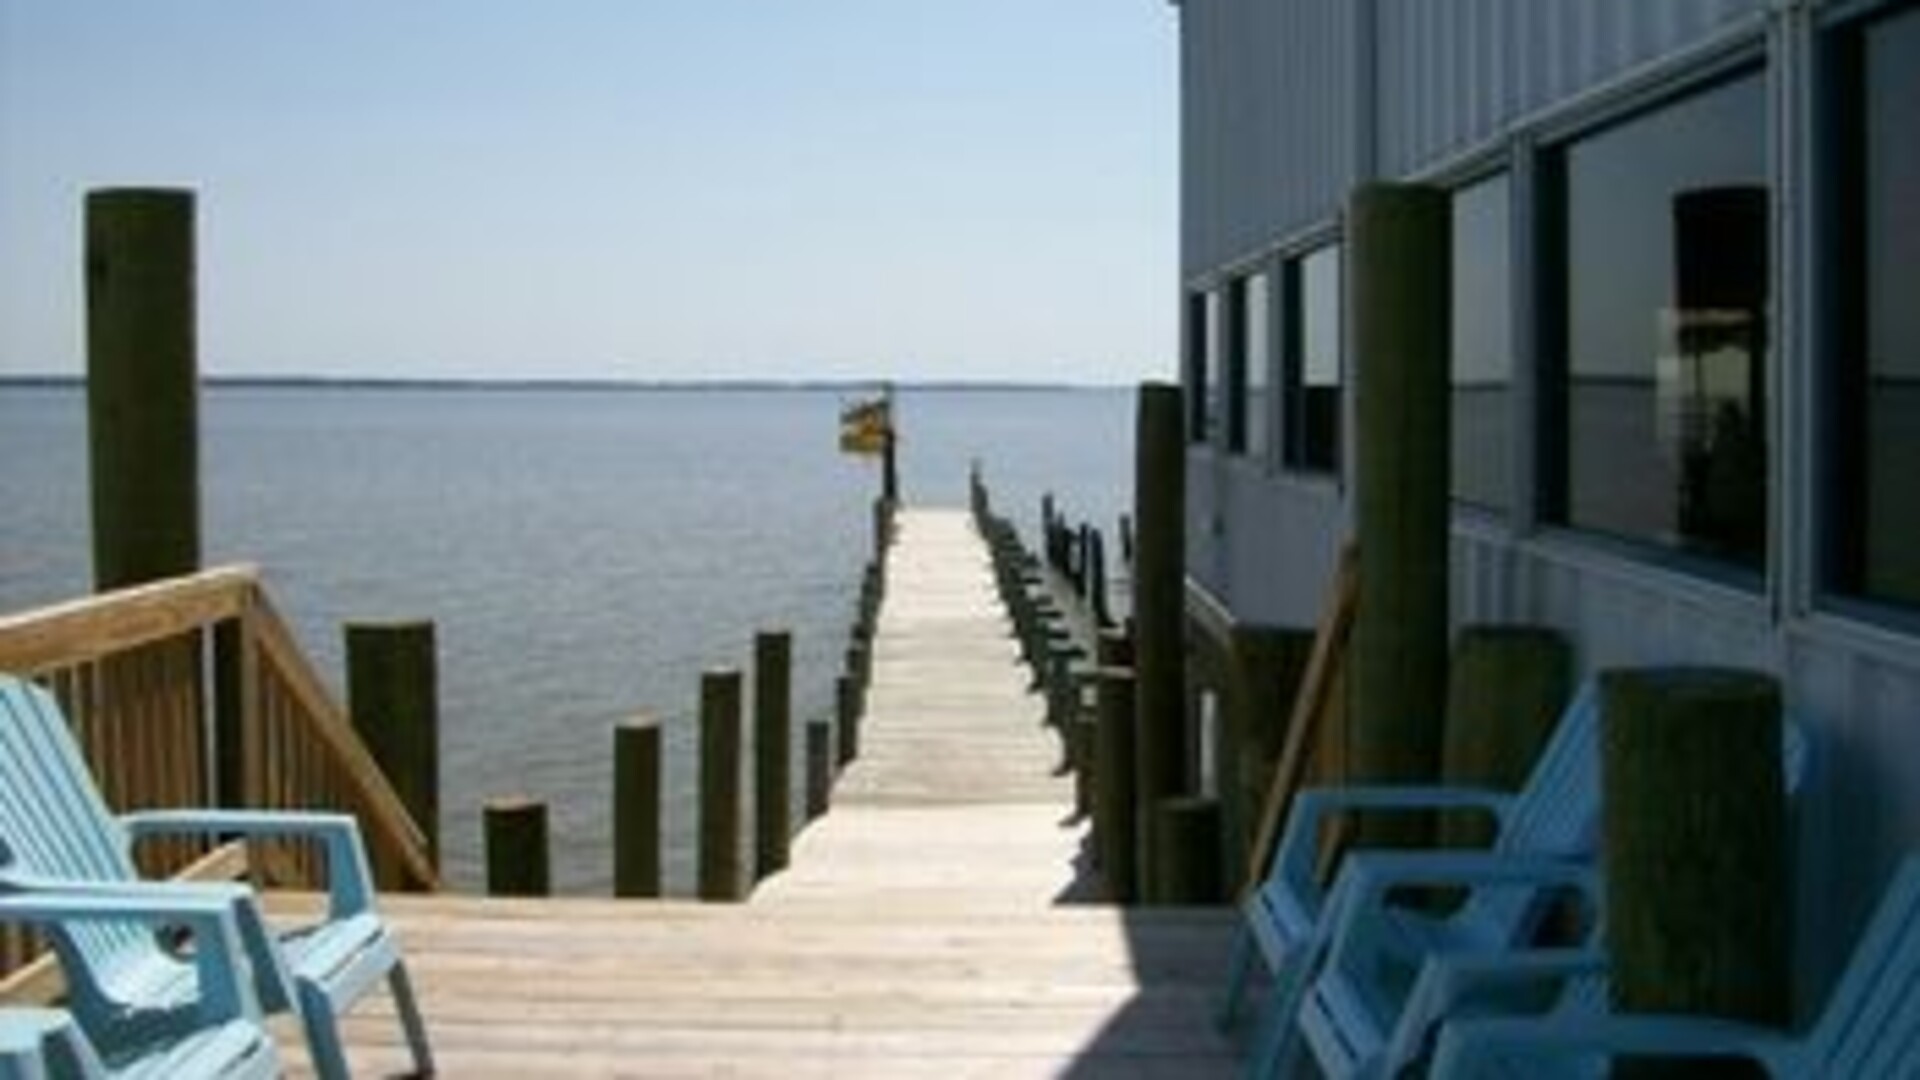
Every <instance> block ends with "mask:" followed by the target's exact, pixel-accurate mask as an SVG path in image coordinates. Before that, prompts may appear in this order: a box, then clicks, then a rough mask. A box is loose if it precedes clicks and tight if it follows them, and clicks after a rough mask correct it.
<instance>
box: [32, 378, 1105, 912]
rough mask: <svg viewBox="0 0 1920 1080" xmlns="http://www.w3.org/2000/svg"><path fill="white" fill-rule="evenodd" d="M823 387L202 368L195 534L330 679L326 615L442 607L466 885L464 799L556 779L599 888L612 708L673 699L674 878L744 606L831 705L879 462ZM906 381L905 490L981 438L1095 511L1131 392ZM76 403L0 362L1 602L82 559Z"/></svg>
mask: <svg viewBox="0 0 1920 1080" xmlns="http://www.w3.org/2000/svg"><path fill="white" fill-rule="evenodd" d="M839 404H840V399H839V397H838V396H837V395H835V394H833V393H831V392H824V391H632V392H604V391H600V392H587V391H561V390H550V391H549V390H535V391H504V390H489V391H475V390H365V389H239V388H215V389H211V390H209V391H208V392H207V393H206V395H205V396H204V398H203V402H202V428H203V443H202V450H201V455H202V456H201V469H202V473H203V476H204V493H203V500H204V506H203V513H204V515H205V544H206V547H207V561H208V562H209V564H215V563H221V562H230V561H247V562H254V563H258V564H260V565H261V566H262V567H263V568H264V570H265V572H266V575H267V580H268V585H269V587H270V589H271V590H272V591H273V593H274V595H275V597H276V599H277V600H278V602H279V604H280V606H281V608H282V609H283V610H284V611H285V612H286V613H287V615H288V617H289V618H290V619H291V620H292V621H293V622H294V624H295V627H296V630H297V631H298V633H299V634H300V636H301V638H302V640H303V642H304V643H305V644H306V646H307V648H308V650H309V653H310V654H311V655H312V656H314V657H315V659H316V660H317V661H318V663H319V664H320V666H321V669H322V670H323V671H324V672H325V673H326V674H327V675H328V677H329V678H330V679H331V680H332V681H333V682H334V683H335V685H336V687H338V685H339V675H338V672H339V670H340V643H339V625H340V624H341V623H342V622H343V621H346V620H349V619H383V618H429V619H432V620H434V621H435V622H436V624H437V633H438V636H439V646H440V684H441V711H442V740H443V745H442V763H441V768H442V780H441V784H442V799H443V803H444V805H443V807H442V818H443V825H442V828H443V831H444V834H445V835H444V836H443V838H442V843H443V847H444V850H445V854H446V861H447V868H448V871H449V873H450V875H451V877H452V879H453V880H454V882H455V883H456V884H457V885H461V886H463V887H471V886H473V885H474V884H475V883H476V882H477V881H478V878H479V873H478V865H479V856H480V841H479V806H480V804H481V802H482V801H483V800H485V799H486V798H488V797H491V796H495V795H502V794H511V793H526V794H531V795H534V796H536V797H539V798H544V799H546V800H548V801H549V802H550V803H551V809H550V812H551V814H552V815H553V816H552V824H553V831H554V836H553V841H554V849H555V850H554V858H555V865H554V875H555V880H556V883H557V884H558V886H559V887H560V888H562V889H563V890H567V891H575V892H589V891H591V892H604V891H605V890H606V889H607V888H608V886H609V882H610V880H611V867H610V857H609V855H608V835H609V826H608V822H607V807H608V805H609V801H610V794H609V785H610V782H611V777H610V766H609V764H608V750H609V746H610V742H611V736H610V734H609V729H610V727H611V725H612V724H613V723H614V722H615V721H616V720H618V719H619V718H621V717H623V716H627V715H631V714H633V713H635V712H638V711H642V710H646V711H651V712H654V713H657V714H659V715H661V716H663V717H665V718H666V720H667V727H666V743H667V754H668V766H667V767H668V772H669V778H668V805H667V807H666V817H667V822H666V827H667V832H668V845H667V857H666V872H667V875H668V879H669V885H670V887H671V888H676V889H686V888H689V887H690V885H691V882H692V880H693V867H692V855H691V851H690V850H689V846H688V843H687V838H688V837H689V836H690V835H691V829H692V826H693V821H692V817H693V813H694V807H693V791H692V782H693V777H692V770H691V769H689V768H687V767H686V766H685V764H684V762H685V761H686V757H687V755H688V754H689V753H690V752H691V749H692V742H693V739H692V734H693V733H692V727H691V722H690V721H691V717H692V714H693V710H694V706H695V700H696V696H697V693H698V681H699V673H700V671H701V670H702V669H703V668H706V667H709V666H713V665H740V666H745V664H746V663H747V661H748V659H749V657H750V653H751V642H752V635H753V633H754V631H755V630H756V629H759V628H762V627H783V628H789V629H791V630H792V631H793V632H794V668H795V685H794V701H795V712H796V718H797V719H805V718H808V717H814V716H824V715H827V713H828V712H829V711H830V707H831V705H830V703H831V698H830V688H831V681H832V677H833V675H834V674H835V669H836V664H837V661H838V657H839V655H840V652H841V650H842V649H843V648H844V646H845V636H846V633H847V625H848V622H849V619H850V617H851V611H852V605H853V599H854V595H855V591H856V588H857V583H858V575H859V570H860V566H861V564H862V562H863V560H864V559H865V557H866V554H867V543H868V539H869V528H870V518H869V516H868V514H869V512H868V504H869V501H870V500H871V498H872V497H873V495H874V493H875V491H876V489H877V476H876V470H875V469H874V468H873V467H872V466H870V465H867V464H865V463H863V462H861V461H859V460H856V459H853V458H848V457H844V456H842V455H840V454H839V453H837V452H836V450H835V444H834V435H835V418H836V415H837V411H838V407H839ZM898 407H899V411H900V424H901V428H902V442H901V467H902V486H903V488H904V493H905V495H906V497H907V499H908V501H909V502H911V503H916V504H920V505H934V504H944V505H953V506H960V505H964V500H965V498H966V476H967V466H968V463H969V461H971V460H974V459H979V460H980V461H981V462H982V463H983V467H984V468H985V470H986V473H987V476H988V479H989V482H990V484H991V486H992V488H993V490H994V493H995V496H996V500H997V502H998V504H999V505H1000V507H1001V508H1002V510H1003V511H1004V512H1010V513H1013V514H1014V516H1015V517H1016V518H1017V519H1018V520H1019V521H1020V523H1021V526H1022V529H1023V531H1024V532H1025V533H1026V534H1027V535H1028V536H1029V538H1031V537H1032V535H1033V533H1032V529H1033V521H1034V519H1035V518H1036V517H1037V507H1038V504H1039V500H1040V496H1041V494H1042V492H1044V491H1052V492H1054V493H1056V496H1057V497H1058V498H1059V499H1060V500H1061V502H1062V503H1063V504H1064V505H1065V507H1066V508H1067V509H1068V510H1069V511H1070V512H1072V513H1073V514H1074V515H1075V516H1076V517H1084V518H1088V519H1091V520H1094V521H1097V522H1106V523H1110V522H1112V521H1113V520H1114V518H1115V517H1116V516H1117V515H1118V514H1119V513H1120V512H1121V510H1122V509H1123V507H1124V504H1125V502H1126V501H1127V500H1128V498H1129V495H1128V492H1129V486H1128V485H1129V473H1130V470H1131V464H1132V453H1131V440H1132V395H1131V393H1130V392H1126V391H1053V390H1048V391H904V392H902V394H901V395H900V399H899V406H898ZM85 419H86V418H85V403H84V398H83V395H82V393H81V392H80V391H79V390H77V389H47V388H22V387H18V386H12V387H0V505H4V506H6V507H7V517H6V520H5V524H4V525H0V611H14V610H18V609H20V608H25V607H30V606H33V605H35V604H40V603H44V602H47V601H51V600H56V599H62V598H66V597H70V596H73V595H76V594H79V593H81V592H84V591H86V589H87V587H88V584H89V581H90V574H91V571H90V565H89V558H90V556H89V548H88V540H87V536H88V531H87V530H88V508H87V495H86V446H85ZM796 734H798V727H796ZM795 760H796V762H798V761H799V760H802V759H801V758H800V757H799V756H798V754H797V753H796V757H795ZM797 780H798V777H796V781H797ZM749 820H750V818H749Z"/></svg>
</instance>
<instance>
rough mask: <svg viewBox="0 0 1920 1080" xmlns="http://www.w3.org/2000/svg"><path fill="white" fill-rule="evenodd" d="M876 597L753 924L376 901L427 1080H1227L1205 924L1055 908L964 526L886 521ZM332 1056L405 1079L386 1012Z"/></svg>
mask: <svg viewBox="0 0 1920 1080" xmlns="http://www.w3.org/2000/svg"><path fill="white" fill-rule="evenodd" d="M888 575H889V587H888V592H887V599H886V602H885V604H884V606H883V609H882V612H881V615H880V620H879V631H878V635H877V638H876V642H875V654H874V665H873V683H872V689H871V691H870V697H869V705H868V713H867V717H866V720H865V722H864V724H863V728H862V736H861V756H860V758H859V759H858V761H857V762H856V763H855V764H854V765H852V766H851V767H850V768H849V769H848V770H847V771H846V772H845V773H844V774H843V775H842V776H841V778H840V781H839V784H838V785H837V787H836V788H835V791H834V802H833V809H832V812H831V813H829V814H828V815H827V816H826V817H825V818H823V819H821V820H819V821H816V822H815V823H813V824H812V825H810V826H809V827H808V828H807V829H806V831H805V832H804V833H803V834H802V835H801V837H800V839H799V841H798V843H797V844H796V846H795V849H794V857H793V867H792V869H790V870H789V871H787V872H786V873H784V874H782V875H779V876H778V877H776V878H774V879H772V880H770V881H768V882H765V883H763V884H762V886H761V887H760V889H759V890H758V891H757V892H756V894H755V896H754V899H753V902H751V903H749V904H744V905H699V904H692V903H686V902H679V901H668V902H648V901H628V902H621V901H611V900H582V899H574V900H568V899H559V900H539V901H535V900H487V899H481V898H476V897H457V896H434V897H409V896H393V897H389V898H386V899H385V900H384V901H383V903H384V905H385V907H386V909H387V910H388V911H389V912H390V914H391V916H392V918H393V919H394V921H395V923H396V924H397V925H398V927H399V931H400V933H401V935H402V940H403V945H404V948H405V950H406V954H407V956H408V957H409V963H410V966H411V967H412V968H413V971H414V976H415V980H416V983H417V984H418V986H419V989H420V996H421V1000H422V1004H423V1006H424V1008H425V1011H426V1014H427V1022H428V1026H429V1028H430V1030H431V1033H432V1037H433V1042H434V1047H435V1050H436V1053H437V1055H438V1057H439V1060H440V1065H441V1072H442V1074H443V1075H446V1076H449V1077H465V1076H489V1077H492V1076H533V1075H538V1076H543V1077H556V1076H635V1077H691V1076H726V1077H763V1076H764V1077H775V1076H778V1077H834V1078H841V1077H889V1078H891V1077H907V1078H912V1077H941V1078H947V1077H1044V1076H1060V1077H1089V1078H1098V1077H1118V1078H1129V1077H1141V1078H1145V1077H1169V1078H1173V1077H1182V1078H1184V1077H1208V1076H1226V1075H1229V1074H1230V1073H1231V1072H1232V1065H1233V1055H1234V1048H1233V1047H1231V1046H1230V1045H1228V1044H1227V1042H1226V1041H1225V1040H1224V1039H1222V1038H1221V1037H1219V1036H1218V1035H1216V1034H1214V1032H1213V1030H1212V1028H1211V1027H1210V1025H1209V1023H1208V1019H1207V1011H1208V1007H1209V1002H1210V1000H1211V996H1212V994H1213V993H1214V992H1215V990H1216V989H1217V987H1218V985H1219V980H1220V977H1221V973H1222V971H1223V969H1224V966H1225V950H1226V944H1227V939H1228V934H1229V927H1230V916H1229V914H1228V913H1227V912H1226V911H1225V910H1222V909H1214V910H1206V911H1194V910H1154V911H1148V910H1140V909H1134V910H1124V909H1119V908H1113V907H1108V906H1102V905H1093V904H1084V903H1072V902H1063V901H1069V900H1071V898H1073V897H1074V896H1076V895H1077V893H1078V887H1079V879H1080V876H1081V874H1080V871H1081V866H1080V852H1081V843H1082V838H1083V834H1084V826H1083V825H1078V824H1070V823H1068V822H1067V821H1066V820H1065V819H1066V818H1067V816H1068V815H1069V814H1070V812H1071V809H1072V785H1071V781H1070V780H1067V779H1063V778H1060V777H1056V776H1055V775H1053V767H1054V765H1055V764H1056V763H1057V762H1058V760H1059V755H1060V751H1059V747H1058V744H1057V742H1056V740H1055V739H1054V738H1053V736H1052V735H1051V734H1050V733H1049V732H1048V731H1047V730H1046V729H1044V728H1043V727H1042V725H1041V716H1042V707H1041V701H1040V698H1039V697H1038V695H1034V694H1029V693H1028V692H1027V689H1026V685H1027V681H1028V675H1027V672H1026V670H1025V669H1024V668H1022V667H1021V666H1020V665H1019V662H1018V657H1017V650H1016V649H1015V646H1014V643H1013V641H1012V639H1011V637H1010V636H1009V633H1008V629H1007V624H1006V620H1005V616H1004V613H1003V612H1002V611H1001V609H1000V605H999V603H998V600H997V598H996V597H995V595H994V592H993V583H992V574H991V570H990V567H989V565H988V560H987V553H986V549H985V546H984V545H983V544H982V542H981V541H980V539H979V538H978V536H977V535H976V534H975V533H974V532H973V529H972V526H971V523H970V521H969V519H968V517H967V516H966V515H965V514H963V513H961V512H958V511H952V512H949V511H936V510H928V511H906V512H903V513H902V514H901V517H900V527H899V535H898V539H897V542H896V544H895V546H894V548H893V551H892V554H891V557H890V560H889V564H888ZM348 1037H349V1040H350V1043H351V1044H352V1050H351V1052H352V1056H353V1060H354V1064H355V1071H356V1074H364V1075H384V1074H389V1073H392V1072H395V1071H399V1070H401V1069H404V1068H405V1067H406V1057H405V1050H404V1047H403V1046H401V1045H400V1043H399V1031H398V1025H397V1024H396V1023H395V1022H394V1020H393V1017H392V1013H391V1009H390V1007H389V1006H388V1004H387V1003H386V1002H385V1000H384V998H381V997H378V996H376V999H375V1000H372V1001H369V1002H368V1003H366V1005H364V1006H363V1007H362V1009H361V1010H360V1011H359V1012H357V1013H356V1014H355V1015H354V1016H353V1017H352V1018H351V1019H350V1020H349V1023H348ZM286 1045H293V1042H291V1041H289V1042H288V1043H286Z"/></svg>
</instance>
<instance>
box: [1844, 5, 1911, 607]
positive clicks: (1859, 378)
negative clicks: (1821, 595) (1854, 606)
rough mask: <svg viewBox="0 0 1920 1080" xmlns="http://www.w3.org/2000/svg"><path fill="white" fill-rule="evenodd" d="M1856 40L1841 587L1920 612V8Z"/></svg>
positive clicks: (1849, 149)
mask: <svg viewBox="0 0 1920 1080" xmlns="http://www.w3.org/2000/svg"><path fill="white" fill-rule="evenodd" d="M1856 34H1857V37H1856V39H1855V40H1854V41H1853V42H1852V44H1853V46H1854V51H1853V53H1852V55H1851V56H1849V57H1847V59H1848V60H1850V61H1855V62H1852V63H1845V64H1843V65H1841V66H1840V67H1841V70H1843V71H1846V72H1848V73H1850V74H1851V75H1852V76H1853V78H1854V83H1853V85H1852V86H1851V87H1850V88H1849V89H1850V94H1849V95H1848V96H1849V98H1850V100H1847V101H1844V102H1843V103H1842V109H1843V115H1845V116H1847V117H1849V118H1851V120H1852V122H1851V123H1850V124H1849V125H1848V131H1847V142H1848V143H1849V144H1850V145H1847V146H1846V147H1844V148H1843V149H1844V152H1845V160H1846V162H1847V164H1848V165H1849V166H1850V168H1849V169H1848V173H1849V175H1847V176H1845V177H1844V180H1843V182H1844V183H1845V188H1844V189H1843V190H1844V192H1845V196H1844V202H1845V204H1846V206H1847V209H1848V210H1849V211H1850V213H1851V215H1852V216H1851V220H1850V221H1848V223H1847V225H1848V227H1847V229H1846V230H1845V232H1846V233H1847V236H1846V238H1845V242H1846V244H1847V251H1846V255H1845V257H1844V258H1843V260H1842V262H1843V264H1844V265H1843V267H1842V273H1841V280H1842V281H1843V282H1844V283H1845V284H1844V287H1843V289H1842V295H1841V296H1840V298H1839V299H1840V302H1841V305H1842V307H1843V310H1844V311H1845V321H1846V322H1847V323H1848V325H1847V326H1846V327H1845V328H1844V329H1845V337H1846V339H1847V340H1846V341H1845V343H1844V347H1843V349H1842V355H1841V356H1840V357H1839V360H1840V365H1839V366H1840V368H1841V372H1840V374H1841V376H1842V378H1843V379H1844V382H1845V385H1846V387H1847V388H1848V390H1849V391H1850V392H1849V393H1848V394H1847V396H1846V400H1845V401H1844V402H1843V413H1842V416H1841V421H1842V422H1841V424H1840V426H1839V430H1838V431H1837V433H1836V434H1837V435H1838V437H1839V439H1840V447H1839V449H1841V450H1842V451H1844V454H1843V457H1842V459H1841V464H1842V472H1841V475H1840V477H1839V479H1840V480H1841V487H1842V488H1843V489H1845V490H1846V496H1845V498H1846V501H1847V503H1848V505H1847V506H1846V507H1845V510H1846V511H1847V512H1846V513H1845V514H1844V516H1843V518H1842V521H1841V528H1840V536H1839V537H1838V539H1839V540H1840V543H1841V546H1842V547H1843V548H1844V549H1845V559H1844V562H1843V565H1842V567H1841V569H1842V571H1843V575H1844V576H1843V580H1842V585H1843V587H1845V588H1848V589H1849V590H1852V591H1855V592H1859V593H1862V594H1864V595H1866V596H1869V597H1872V598H1874V599H1879V600H1888V601H1892V602H1895V603H1900V604H1908V605H1916V604H1920V499H1916V498H1915V497H1914V490H1915V488H1914V478H1915V477H1916V476H1920V301H1916V299H1915V297H1914V294H1913V280H1914V267H1916V266H1920V197H1917V193H1920V141H1917V140H1916V139H1915V138H1914V135H1913V119H1912V114H1913V106H1914V103H1915V102H1916V101H1920V9H1915V8H1913V7H1907V8H1904V9H1902V10H1900V11H1899V12H1897V13H1895V14H1893V15H1891V16H1890V17H1886V18H1881V19H1878V20H1875V21H1873V22H1870V23H1868V24H1866V25H1865V26H1864V27H1862V28H1860V29H1859V30H1858V31H1857V32H1856Z"/></svg>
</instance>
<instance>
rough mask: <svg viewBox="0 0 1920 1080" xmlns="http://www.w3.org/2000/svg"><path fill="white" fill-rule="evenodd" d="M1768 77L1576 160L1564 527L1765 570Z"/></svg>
mask: <svg viewBox="0 0 1920 1080" xmlns="http://www.w3.org/2000/svg"><path fill="white" fill-rule="evenodd" d="M1765 104H1766V101H1765V92H1764V85H1763V83H1762V80H1761V79H1760V78H1759V77H1758V76H1750V77H1746V78H1742V79H1740V80H1738V81H1735V82H1730V83H1727V84H1724V85H1721V86H1719V87H1716V88H1714V89H1712V90H1709V91H1706V92H1703V93H1699V94H1696V95H1693V96H1691V97H1689V98H1687V99H1685V100H1683V101H1681V102H1679V103H1677V104H1674V105H1671V106H1669V107H1666V108H1663V109H1661V110H1659V111H1657V112H1654V113H1650V114H1647V115H1645V116H1641V117H1638V118H1635V119H1633V120H1631V121H1628V122H1626V123H1623V124H1621V125H1618V126H1615V127H1612V128H1608V129H1606V130H1604V131H1602V132H1599V133H1598V134H1595V135H1592V136H1589V137H1586V138H1582V139H1580V140H1577V141H1575V142H1573V143H1571V144H1569V145H1568V146H1567V147H1566V149H1565V150H1564V151H1563V153H1562V157H1561V162H1560V165H1561V169H1562V181H1563V187H1564V203H1563V206H1564V213H1565V233H1564V242H1565V277H1564V279H1563V281H1562V282H1561V285H1562V288H1563V290H1564V295H1563V297H1562V299H1563V302H1564V312H1565V318H1566V323H1565V330H1566V337H1565V355H1564V368H1563V371H1562V374H1563V376H1564V385H1563V387H1562V394H1563V401H1562V403H1561V404H1562V406H1563V408H1564V410H1565V423H1566V429H1565V431H1564V432H1563V433H1561V435H1562V441H1561V442H1560V443H1559V446H1558V449H1559V452H1560V458H1561V464H1560V477H1559V479H1560V480H1561V485H1562V486H1561V490H1560V495H1561V503H1562V505H1561V506H1560V507H1559V508H1558V509H1559V511H1560V515H1561V516H1562V518H1563V519H1564V520H1565V521H1566V522H1567V523H1569V524H1572V525H1577V526H1581V527H1584V528H1591V529H1596V530H1600V531H1605V532H1611V533H1617V534H1620V535H1624V536H1629V537H1633V538H1636V539H1642V540H1651V541H1655V542H1658V543H1662V544H1667V545H1672V546H1675V547H1679V548H1682V549H1685V550H1689V551H1692V552H1696V553H1700V554H1705V555H1710V556H1713V557H1716V558H1721V559H1725V560H1728V561H1730V562H1734V563H1738V564H1741V565H1744V566H1748V567H1751V568H1754V569H1759V568H1760V567H1761V566H1762V564H1763V562H1764V558H1765V550H1766V531H1767V530H1766V505H1767V489H1766V472H1767V467H1766V460H1767V447H1766V437H1765V432H1766V401H1765V384H1766V355H1767V341H1766V325H1767V281H1768V269H1767V264H1768V244H1767V203H1768V196H1767V190H1766V187H1765V181H1766V136H1765V115H1766V113H1765Z"/></svg>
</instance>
